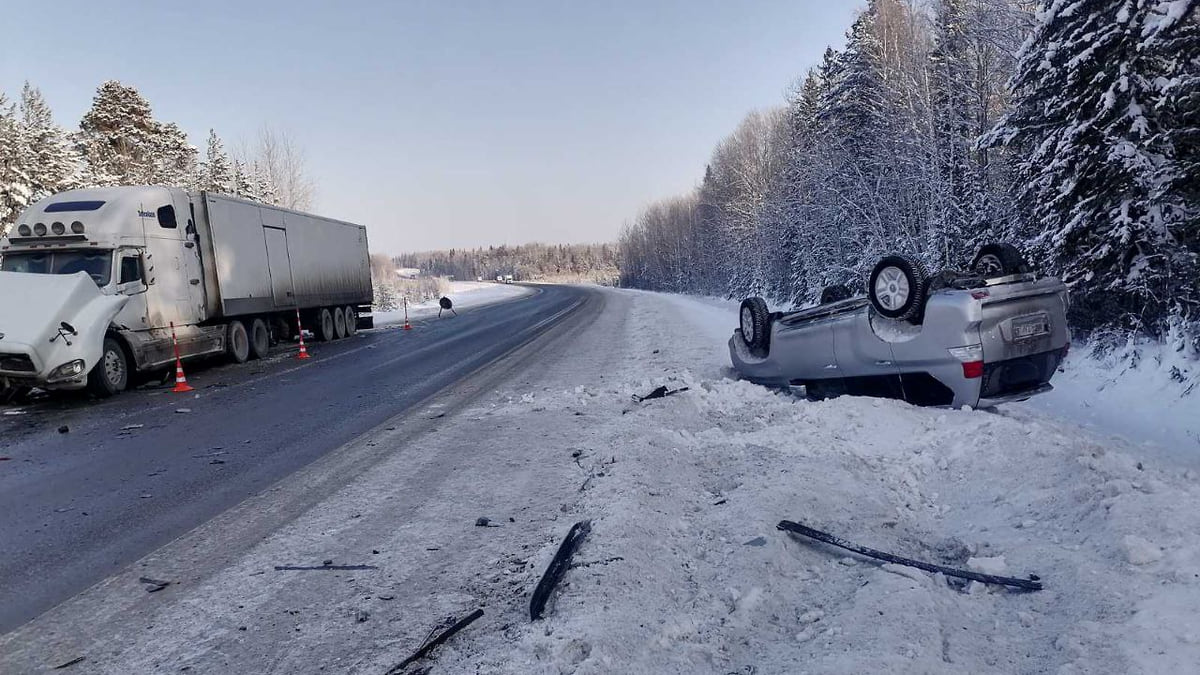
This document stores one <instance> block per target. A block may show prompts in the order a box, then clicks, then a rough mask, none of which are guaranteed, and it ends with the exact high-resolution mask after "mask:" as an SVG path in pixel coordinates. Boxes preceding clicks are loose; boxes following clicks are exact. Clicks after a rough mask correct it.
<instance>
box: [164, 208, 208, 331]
mask: <svg viewBox="0 0 1200 675" xmlns="http://www.w3.org/2000/svg"><path fill="white" fill-rule="evenodd" d="M171 196H172V200H171V202H172V205H173V206H174V208H175V218H176V219H177V220H178V221H179V222H178V227H179V229H180V230H182V232H183V235H182V238H183V240H184V241H183V248H182V249H180V251H179V268H180V271H181V272H182V273H183V276H184V278H185V279H186V283H187V288H186V289H185V290H184V295H183V297H181V298H180V299H179V303H180V304H181V305H184V307H186V311H183V312H181V313H182V314H183V315H184V316H190V317H195V321H196V322H200V321H204V320H205V319H207V318H208V316H207V315H208V311H207V308H208V305H207V301H206V298H205V297H204V294H205V288H204V267H203V264H202V261H201V260H200V243H199V241H198V239H199V237H198V236H197V235H196V214H195V211H194V209H193V206H192V200H191V199H190V198H189V197H188V195H187V193H186V192H184V191H183V190H171ZM184 307H181V308H180V309H181V310H183V309H184Z"/></svg>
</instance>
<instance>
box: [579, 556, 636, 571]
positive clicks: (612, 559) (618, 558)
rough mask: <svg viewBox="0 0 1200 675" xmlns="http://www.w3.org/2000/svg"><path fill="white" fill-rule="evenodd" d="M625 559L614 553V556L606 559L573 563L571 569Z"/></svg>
mask: <svg viewBox="0 0 1200 675" xmlns="http://www.w3.org/2000/svg"><path fill="white" fill-rule="evenodd" d="M623 560H625V559H624V558H622V557H621V556H619V555H614V556H613V557H611V558H605V559H604V560H591V561H589V562H583V563H571V567H570V569H578V568H580V567H591V566H592V565H607V564H609V563H615V562H621V561H623Z"/></svg>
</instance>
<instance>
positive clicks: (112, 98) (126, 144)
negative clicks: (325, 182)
mask: <svg viewBox="0 0 1200 675" xmlns="http://www.w3.org/2000/svg"><path fill="white" fill-rule="evenodd" d="M110 185H172V186H179V187H185V188H188V189H192V190H211V191H214V192H221V193H224V194H232V195H237V196H241V197H245V198H247V199H253V200H256V201H261V202H266V203H269V204H279V205H281V206H286V207H288V208H295V209H301V210H303V209H308V208H310V207H311V206H312V200H313V191H314V188H313V184H312V181H311V180H310V179H309V178H308V176H307V174H306V169H305V161H304V154H303V152H302V151H301V149H300V147H299V146H298V145H297V144H296V143H295V141H293V140H292V138H291V137H290V136H288V135H287V134H284V133H280V132H277V131H274V130H272V129H271V128H269V127H265V126H264V127H262V129H260V131H259V134H258V138H257V139H255V142H254V143H253V144H249V145H247V146H246V147H244V148H241V149H239V150H237V151H235V152H233V153H230V152H228V151H226V149H225V145H224V143H223V142H222V140H221V138H220V137H219V136H218V135H217V133H216V131H213V130H209V135H208V142H207V146H206V148H205V153H204V155H203V157H202V156H201V155H200V152H199V150H198V149H197V148H196V147H195V146H193V145H191V144H190V143H189V142H188V138H187V135H186V134H185V133H184V132H183V130H182V129H181V128H179V126H178V125H176V124H175V123H173V122H163V121H161V120H157V119H155V117H154V114H153V110H152V109H151V107H150V103H149V101H147V100H146V98H145V97H144V96H142V95H141V93H140V92H138V90H137V89H135V88H133V87H130V86H126V85H124V84H122V83H120V82H118V81H116V80H109V81H107V82H104V83H103V84H101V85H100V86H99V88H97V90H96V95H95V97H94V98H93V99H92V105H91V108H90V109H88V111H87V112H86V113H84V115H83V118H82V119H81V120H80V121H79V128H78V129H77V130H75V131H68V130H67V129H65V128H63V127H60V126H58V125H57V124H56V123H55V121H54V116H53V114H52V111H51V109H50V105H49V104H48V103H47V102H46V99H45V97H43V96H42V93H41V92H40V91H39V90H38V89H37V88H36V87H34V86H32V85H31V84H29V83H28V82H27V83H25V86H24V88H22V90H21V94H20V96H19V97H18V98H17V99H16V100H13V99H10V98H9V97H8V95H7V94H5V93H4V92H2V91H0V233H3V232H5V231H6V230H7V228H9V227H11V226H12V224H13V222H14V221H15V220H16V218H17V217H18V216H19V215H20V214H21V212H22V211H24V209H25V207H27V206H29V205H30V204H32V203H34V202H36V201H38V200H39V199H42V198H44V197H48V196H50V195H52V194H55V193H58V192H62V191H64V190H71V189H75V188H81V187H104V186H110Z"/></svg>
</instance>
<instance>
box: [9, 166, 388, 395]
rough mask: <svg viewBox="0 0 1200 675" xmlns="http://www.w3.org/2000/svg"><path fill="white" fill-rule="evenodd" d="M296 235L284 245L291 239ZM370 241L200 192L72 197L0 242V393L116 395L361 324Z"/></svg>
mask: <svg viewBox="0 0 1200 675" xmlns="http://www.w3.org/2000/svg"><path fill="white" fill-rule="evenodd" d="M289 235H290V237H289ZM371 295H372V293H371V281H370V270H369V265H368V254H367V241H366V231H365V229H364V228H362V227H361V226H358V225H354V224H351V223H343V222H341V221H335V220H330V219H325V218H319V217H317V216H312V215H309V214H303V213H298V212H294V211H289V210H286V209H280V208H276V207H272V206H268V205H264V204H257V203H254V202H249V201H246V200H242V199H238V198H234V197H226V196H223V195H216V194H211V193H206V192H199V193H189V192H186V191H184V190H180V189H176V188H165V187H154V186H137V187H114V188H96V189H88V190H73V191H70V192H66V193H62V194H59V195H55V196H52V197H48V198H46V199H43V200H41V201H39V202H37V203H36V204H34V205H32V206H31V207H30V208H29V209H28V210H27V211H26V212H25V213H24V214H23V215H22V216H21V217H20V218H19V219H18V220H17V224H16V225H14V226H13V227H12V228H11V230H10V231H9V232H8V234H7V235H6V236H4V237H3V238H0V392H2V391H3V390H7V391H8V392H9V393H10V394H11V393H13V392H19V391H24V390H28V389H30V388H34V387H36V388H40V389H83V388H87V389H89V390H90V391H91V392H92V393H94V394H96V395H98V396H111V395H113V394H115V393H117V392H119V391H121V390H123V389H125V388H126V386H128V385H129V384H130V382H131V381H132V380H133V379H134V377H135V376H136V374H137V373H147V372H161V370H162V369H163V368H165V367H168V366H169V365H170V364H171V363H172V361H173V360H174V358H175V347H174V345H175V342H176V340H175V339H174V338H173V335H172V333H174V334H175V335H177V338H178V340H177V341H178V349H179V353H180V355H181V356H182V358H184V359H187V358H192V357H198V356H204V355H212V354H227V355H228V356H230V357H231V358H232V359H233V360H235V361H239V362H240V361H245V360H246V359H248V358H255V357H261V356H264V355H265V354H266V352H267V350H268V349H269V347H270V345H271V344H272V343H273V342H275V341H277V340H279V339H282V338H288V337H291V336H293V335H294V334H295V330H296V328H295V326H296V323H295V320H296V315H297V312H299V313H301V314H302V315H307V316H306V317H305V318H306V321H305V323H307V324H309V325H316V328H317V330H316V331H315V332H316V333H317V336H318V338H321V339H331V340H332V339H337V338H339V337H344V336H346V335H348V334H351V333H352V332H353V331H354V330H355V329H356V328H357V327H358V326H359V325H369V323H370V318H369V316H367V313H369V311H370V301H371Z"/></svg>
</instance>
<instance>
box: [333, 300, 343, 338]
mask: <svg viewBox="0 0 1200 675" xmlns="http://www.w3.org/2000/svg"><path fill="white" fill-rule="evenodd" d="M333 335H334V337H335V338H336V339H338V340H341V339H342V338H344V337H346V313H345V312H343V311H342V308H341V307H334V308H333Z"/></svg>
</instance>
